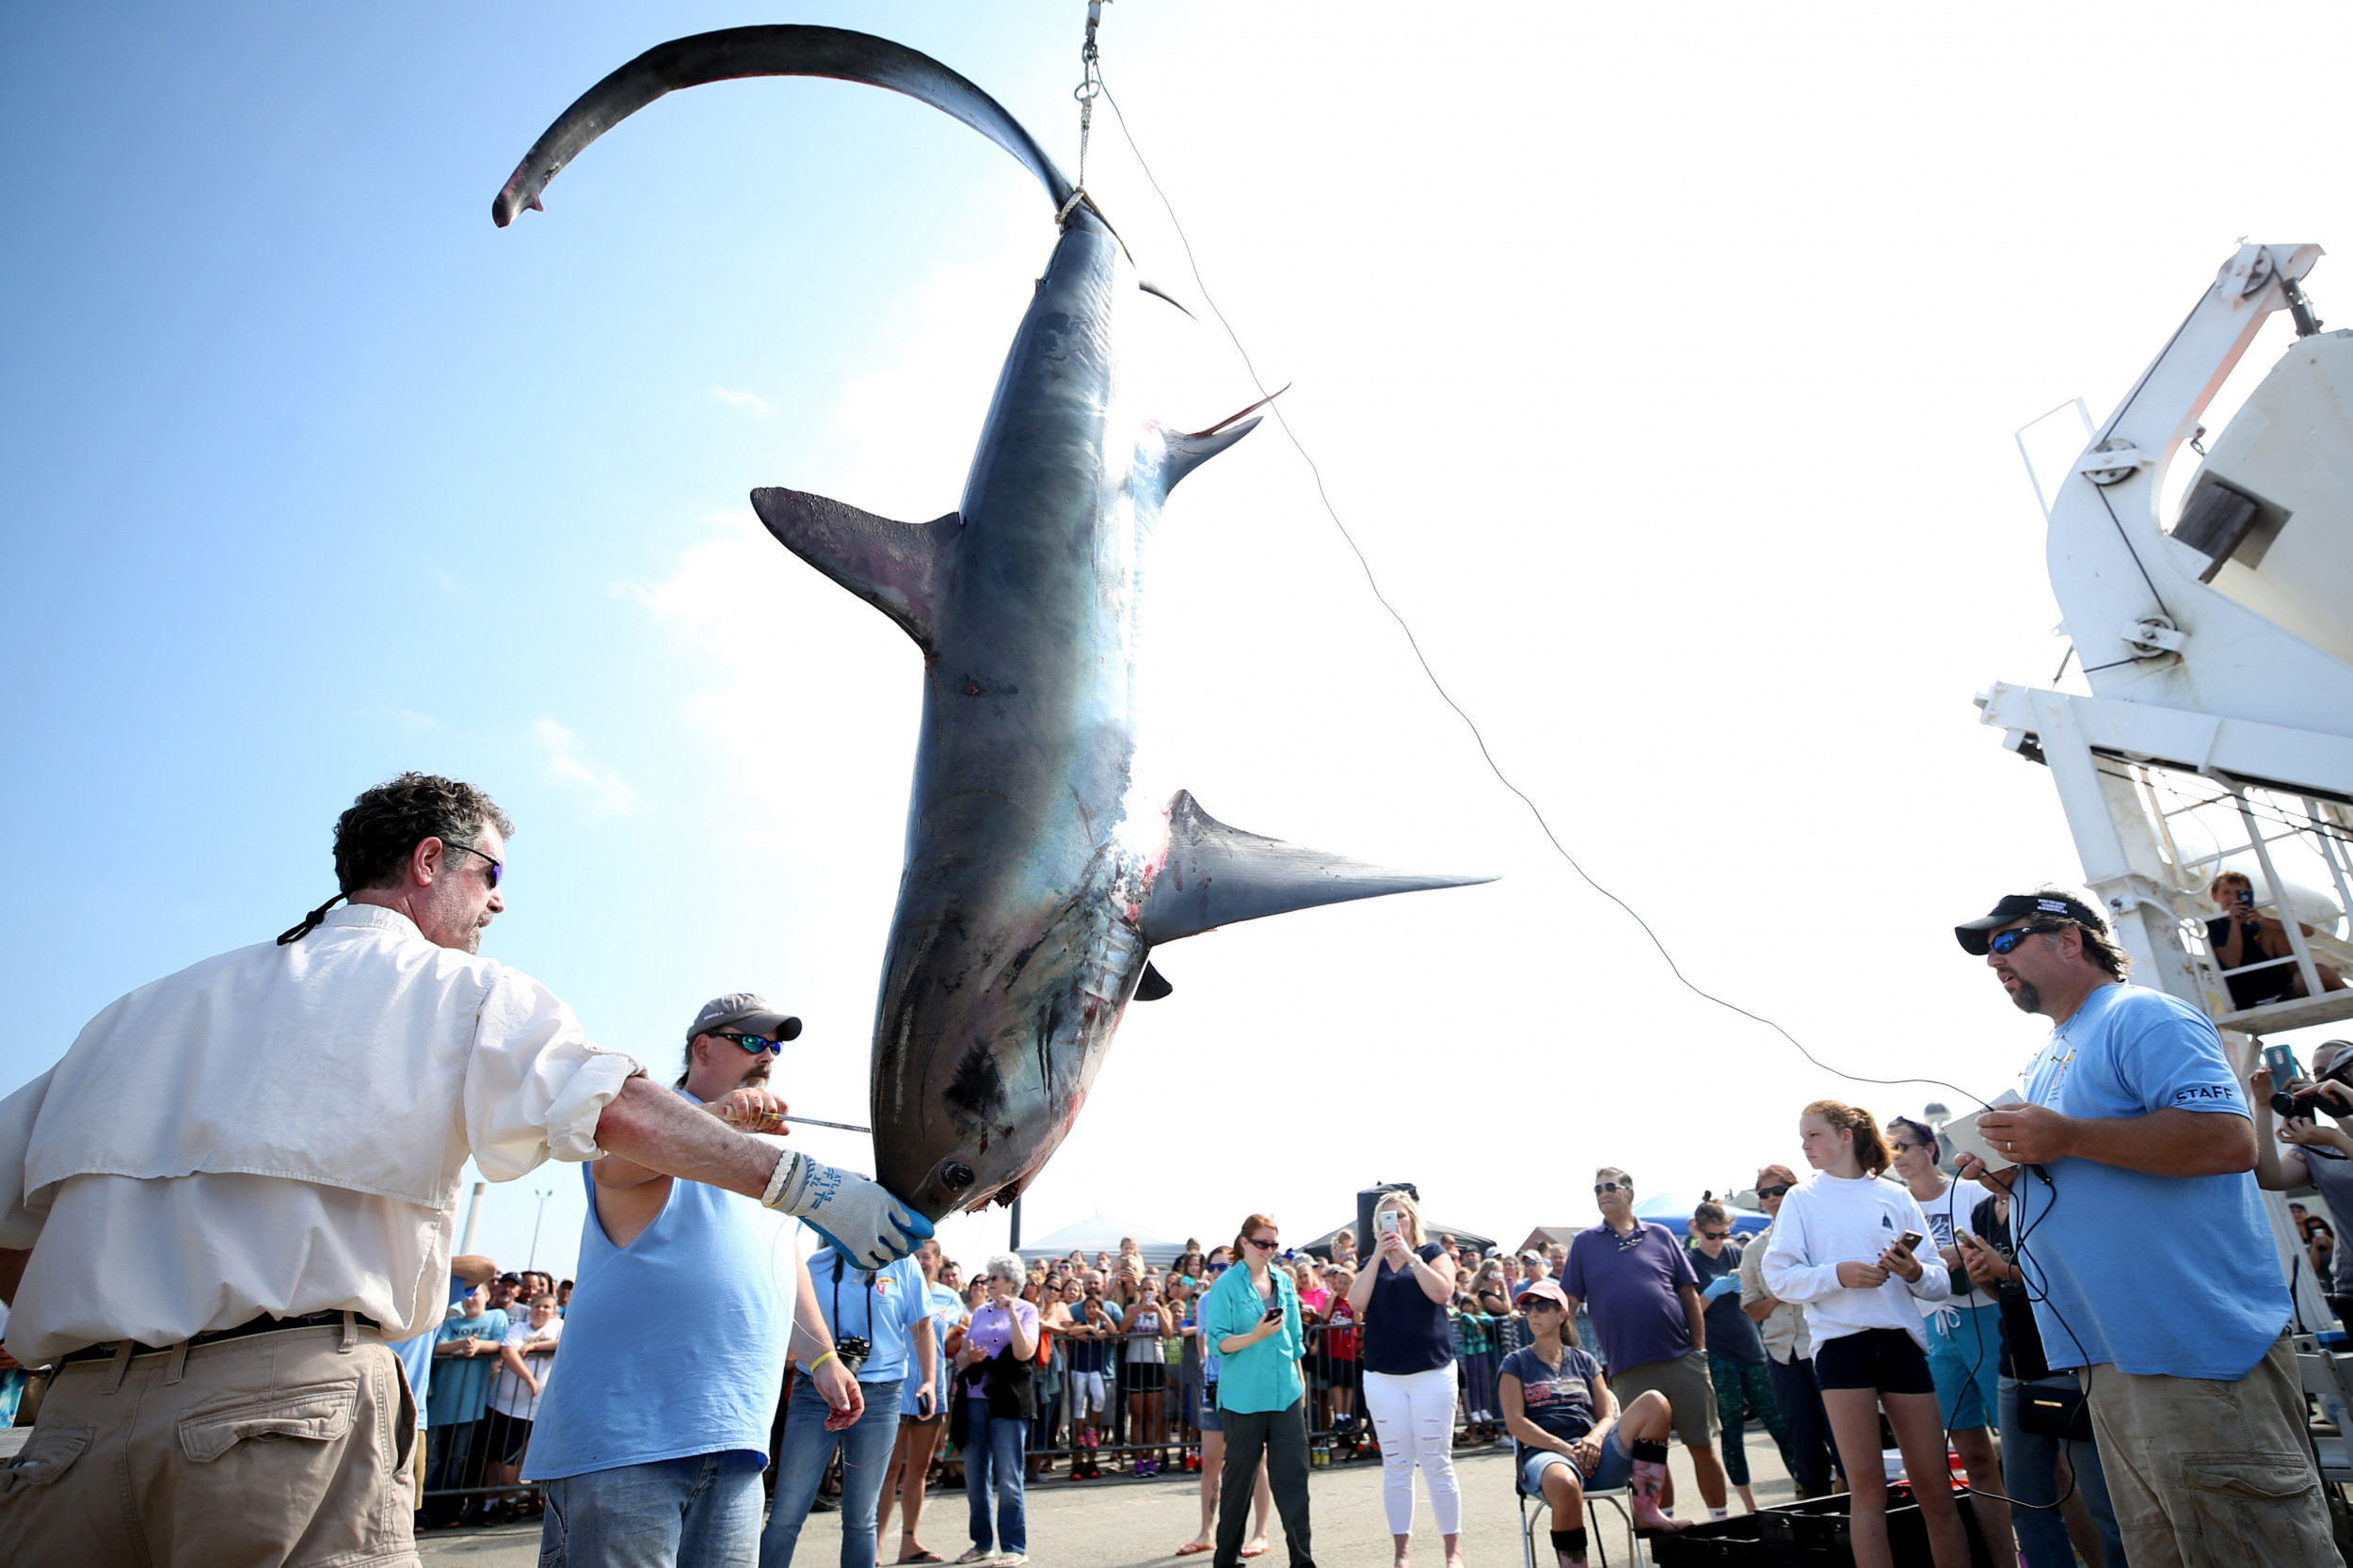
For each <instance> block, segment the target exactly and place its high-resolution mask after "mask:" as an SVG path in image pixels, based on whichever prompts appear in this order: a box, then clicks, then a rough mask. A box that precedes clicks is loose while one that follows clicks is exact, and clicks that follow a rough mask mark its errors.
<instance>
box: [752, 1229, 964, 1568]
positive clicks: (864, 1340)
mask: <svg viewBox="0 0 2353 1568" xmlns="http://www.w3.org/2000/svg"><path fill="white" fill-rule="evenodd" d="M808 1277H809V1281H810V1284H811V1285H812V1286H813V1287H814V1290H813V1294H814V1295H815V1296H816V1298H817V1308H818V1310H819V1311H820V1312H822V1313H823V1314H824V1319H825V1326H826V1327H827V1328H829V1329H831V1330H832V1331H833V1343H834V1351H833V1353H834V1355H835V1356H836V1357H837V1358H838V1359H839V1360H840V1361H841V1362H842V1364H843V1365H845V1366H847V1367H848V1368H849V1369H850V1371H851V1372H852V1374H853V1375H855V1376H856V1379H857V1383H858V1391H859V1392H860V1393H862V1394H863V1395H865V1397H866V1409H865V1411H864V1412H863V1413H862V1414H861V1415H860V1416H858V1418H857V1422H856V1425H854V1426H852V1427H850V1428H848V1429H847V1430H837V1429H835V1428H833V1427H830V1426H829V1425H828V1424H827V1418H828V1417H829V1416H831V1415H832V1414H833V1411H832V1408H831V1407H830V1406H829V1405H827V1404H826V1402H825V1399H824V1395H822V1394H820V1393H819V1392H818V1391H817V1388H816V1384H815V1379H814V1378H813V1377H811V1376H810V1375H809V1368H808V1366H807V1365H803V1367H802V1368H801V1374H802V1375H801V1376H799V1377H796V1378H795V1379H793V1383H792V1399H791V1400H790V1401H789V1402H788V1403H787V1405H786V1407H785V1414H784V1447H783V1448H782V1450H781V1451H780V1452H779V1453H778V1454H777V1456H776V1502H775V1505H774V1506H773V1507H772V1508H771V1509H770V1510H769V1513H768V1528H767V1529H766V1530H765V1531H763V1532H762V1533H761V1535H760V1568H791V1565H792V1550H793V1547H794V1545H795V1544H798V1542H799V1541H800V1538H801V1526H802V1525H803V1524H805V1523H806V1522H807V1521H808V1511H809V1508H810V1506H811V1505H812V1504H814V1503H815V1502H816V1501H817V1486H818V1483H819V1482H820V1481H822V1480H824V1479H825V1466H826V1465H827V1464H831V1463H832V1461H833V1454H834V1450H835V1449H836V1448H840V1450H841V1568H874V1559H875V1543H874V1525H875V1511H876V1509H877V1508H878V1506H879V1505H880V1503H881V1500H882V1486H883V1477H884V1476H885V1474H886V1473H888V1470H889V1468H890V1449H891V1447H892V1445H893V1444H895V1443H896V1442H897V1441H898V1437H899V1411H900V1399H899V1391H900V1385H901V1384H904V1382H906V1381H907V1379H908V1378H909V1377H912V1378H914V1379H915V1382H916V1389H915V1405H916V1415H917V1416H918V1417H919V1418H920V1419H925V1420H928V1419H930V1417H931V1416H932V1414H933V1400H934V1398H935V1395H934V1392H933V1390H934V1388H935V1386H936V1379H937V1375H938V1368H939V1345H938V1340H937V1338H936V1335H935V1334H934V1332H933V1319H932V1302H931V1295H930V1287H929V1285H928V1284H926V1282H925V1281H924V1278H923V1271H922V1270H921V1268H920V1267H919V1266H918V1265H917V1263H916V1261H915V1259H914V1258H912V1257H903V1258H901V1259H899V1261H898V1262H896V1263H893V1264H891V1265H890V1266H889V1267H888V1268H886V1269H882V1270H879V1271H874V1272H870V1271H868V1270H864V1269H860V1268H858V1267H857V1266H856V1265H855V1264H853V1263H850V1262H848V1261H847V1260H845V1259H844V1258H843V1257H842V1256H841V1255H840V1253H838V1252H836V1251H834V1250H833V1249H832V1248H831V1247H825V1248H822V1249H820V1250H819V1251H818V1252H816V1253H815V1254H813V1255H812V1256H810V1258H809V1260H808ZM861 1347H862V1348H863V1353H860V1352H861ZM821 1359H822V1358H821Z"/></svg>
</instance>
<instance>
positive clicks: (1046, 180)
mask: <svg viewBox="0 0 2353 1568" xmlns="http://www.w3.org/2000/svg"><path fill="white" fill-rule="evenodd" d="M740 76H829V77H832V78H833V79H835V80H837V81H842V82H863V83H865V84H866V85H867V86H869V87H877V88H889V89H890V90H892V91H893V92H904V93H905V94H906V95H907V96H908V97H909V98H913V99H916V100H918V101H920V102H921V103H925V104H930V105H931V106H932V107H933V108H935V109H937V110H939V111H940V112H941V113H942V114H945V115H949V116H951V117H952V118H954V119H956V120H962V121H963V122H964V123H965V124H967V125H969V126H970V127H972V129H974V130H975V131H978V132H980V134H981V135H983V136H986V137H987V138H988V139H989V140H991V141H993V142H995V143H996V144H997V145H998V146H1000V147H1001V148H1003V149H1004V150H1005V151H1006V152H1010V153H1012V154H1013V155H1014V157H1015V158H1016V159H1017V160H1019V162H1020V163H1021V165H1022V167H1023V168H1027V169H1028V170H1029V171H1030V172H1031V173H1032V174H1034V175H1036V176H1037V178H1038V183H1039V184H1043V185H1044V186H1045V187H1046V192H1047V194H1048V196H1051V197H1052V198H1053V199H1054V206H1055V208H1056V210H1057V211H1061V210H1062V209H1064V208H1065V207H1069V206H1071V200H1070V199H1071V196H1072V194H1073V189H1074V187H1073V186H1072V185H1071V184H1070V181H1069V179H1068V178H1067V177H1066V176H1065V175H1064V173H1063V171H1062V170H1061V169H1060V168H1056V167H1055V166H1054V160H1053V159H1051V158H1049V157H1048V156H1047V155H1046V150H1045V149H1044V148H1042V147H1040V146H1039V145H1038V143H1037V138H1036V137H1035V136H1032V135H1030V133H1029V132H1028V131H1027V130H1025V129H1023V128H1022V125H1021V122H1020V121H1019V120H1015V119H1014V118H1013V116H1012V115H1010V114H1008V113H1006V112H1005V110H1004V107H1003V105H1001V104H999V103H998V102H997V100H995V99H994V98H991V97H990V96H989V95H988V94H986V93H984V92H983V91H982V90H981V89H980V88H976V87H974V86H973V85H972V84H971V83H970V82H968V81H966V80H965V79H964V78H963V77H961V76H959V75H957V74H956V73H955V72H952V71H951V70H949V69H948V68H947V67H946V66H944V65H942V64H940V63H939V62H938V61H937V60H936V59H933V58H932V57H931V56H929V55H925V54H921V53H919V52H918V51H916V50H913V49H909V48H908V47H907V46H906V45H905V44H904V43H893V42H891V41H890V40H888V39H882V38H875V37H873V36H872V34H868V33H854V32H850V31H848V30H847V29H845V28H840V27H809V26H800V25H794V24H774V25H768V26H759V27H728V28H724V29H722V30H720V31H718V32H715V33H697V34H696V35H695V36H694V37H692V38H682V39H674V40H671V41H670V42H668V43H664V44H657V45H656V46H654V47H653V48H651V49H648V50H647V51H646V52H645V53H644V54H642V55H640V56H637V57H636V58H635V59H633V60H632V61H630V62H629V64H627V65H625V66H623V67H621V69H620V70H618V71H616V72H613V74H612V75H610V76H607V77H606V78H605V79H604V80H603V81H601V82H599V83H598V84H597V85H596V86H595V87H593V88H589V89H588V90H587V91H586V92H584V93H582V94H581V95H580V97H579V99H578V100H577V101H576V102H575V103H574V104H572V106H571V107H570V108H568V109H566V110H565V111H564V113H563V114H562V115H561V116H560V117H559V118H558V119H557V120H556V121H555V123H554V124H552V125H551V126H549V127H548V129H547V132H546V134H545V135H543V136H540V138H539V139H538V140H537V141H536V142H535V143H533V144H532V148H531V151H530V152H526V153H524V154H523V161H522V162H521V163H520V164H518V165H516V166H515V172H514V175H513V176H512V177H511V178H510V179H508V181H507V182H506V185H505V188H504V189H503V190H501V191H500V192H499V194H498V200H495V201H493V202H491V203H490V217H491V220H492V221H493V222H495V223H496V224H497V225H498V226H499V227H500V228H502V229H504V228H505V227H506V226H507V225H508V224H510V223H512V222H514V221H515V219H516V217H517V216H518V215H520V213H521V212H522V211H523V210H524V209H525V208H527V207H528V208H537V207H538V205H539V193H540V192H541V191H543V190H545V189H546V188H547V185H548V182H549V181H551V180H552V179H554V178H555V175H556V171H557V170H558V169H561V168H563V167H564V166H565V165H566V164H568V163H569V162H571V161H572V159H574V158H575V157H577V156H579V155H580V153H581V152H582V151H583V150H584V149H585V148H586V147H587V145H588V144H589V143H590V142H592V141H594V140H596V139H597V138H598V137H599V136H602V135H604V133H605V132H607V131H609V130H611V129H612V128H613V127H614V126H616V125H617V124H619V123H620V122H621V121H622V120H626V119H628V118H629V117H630V116H631V115H632V114H635V113H636V112H637V111H638V110H639V109H642V108H644V107H645V106H646V105H647V104H650V103H652V102H653V101H654V100H655V99H657V98H659V97H661V96H662V95H663V94H664V93H666V92H673V91H676V90H677V89H678V88H691V87H699V86H701V85H702V84H703V83H705V82H725V81H732V80H734V79H735V78H737V77H740ZM1066 221H1068V222H1073V223H1081V224H1085V225H1090V226H1091V225H1094V224H1096V223H1098V222H1099V221H1100V220H1099V219H1098V218H1096V217H1095V216H1093V214H1092V213H1090V212H1089V211H1088V209H1087V206H1086V204H1085V203H1083V202H1080V203H1079V204H1078V205H1077V207H1076V208H1075V209H1074V210H1073V211H1071V212H1070V213H1069V214H1068V215H1067V216H1066Z"/></svg>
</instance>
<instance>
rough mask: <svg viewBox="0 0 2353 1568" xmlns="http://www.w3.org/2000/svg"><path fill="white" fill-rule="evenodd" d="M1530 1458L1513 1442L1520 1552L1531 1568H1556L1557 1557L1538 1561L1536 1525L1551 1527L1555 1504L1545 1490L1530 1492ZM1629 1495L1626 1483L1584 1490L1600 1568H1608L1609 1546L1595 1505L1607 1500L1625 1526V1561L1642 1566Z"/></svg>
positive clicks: (1587, 1522) (1588, 1533)
mask: <svg viewBox="0 0 2353 1568" xmlns="http://www.w3.org/2000/svg"><path fill="white" fill-rule="evenodd" d="M1527 1459H1528V1450H1527V1449H1526V1448H1522V1447H1520V1445H1519V1444H1517V1443H1513V1445H1512V1490H1513V1493H1514V1494H1515V1495H1517V1496H1518V1498H1519V1504H1520V1548H1521V1553H1522V1555H1523V1556H1524V1557H1525V1558H1526V1559H1527V1562H1528V1568H1554V1563H1555V1561H1556V1560H1555V1559H1553V1558H1550V1557H1547V1558H1546V1559H1545V1560H1544V1561H1543V1562H1542V1563H1539V1562H1538V1561H1537V1560H1536V1528H1537V1526H1538V1525H1539V1524H1540V1523H1543V1524H1544V1528H1545V1530H1546V1531H1549V1530H1550V1529H1551V1528H1552V1527H1551V1525H1550V1524H1549V1523H1548V1521H1549V1520H1550V1519H1551V1518H1552V1505H1551V1504H1550V1503H1548V1502H1546V1501H1545V1496H1544V1494H1543V1493H1541V1492H1530V1491H1529V1489H1528V1473H1527V1471H1526V1470H1525V1469H1524V1468H1523V1466H1524V1464H1525V1463H1526V1461H1527ZM1627 1496H1628V1492H1627V1489H1626V1488H1625V1487H1623V1486H1613V1487H1611V1488H1609V1490H1608V1491H1605V1492H1597V1491H1594V1490H1593V1488H1591V1487H1588V1488H1586V1489H1585V1539H1586V1540H1587V1541H1588V1542H1590V1543H1591V1544H1593V1550H1594V1551H1595V1552H1596V1553H1597V1554H1599V1556H1600V1558H1601V1568H1609V1546H1608V1545H1607V1544H1605V1543H1604V1542H1603V1540H1602V1535H1601V1530H1600V1528H1598V1525H1599V1520H1598V1519H1597V1518H1596V1516H1595V1510H1594V1507H1593V1505H1594V1504H1595V1503H1608V1504H1609V1506H1610V1507H1611V1508H1612V1509H1614V1510H1616V1511H1617V1515H1618V1522H1619V1523H1620V1524H1622V1525H1624V1526H1625V1555H1626V1561H1627V1562H1628V1563H1630V1564H1632V1565H1633V1568H1641V1561H1642V1547H1641V1542H1640V1541H1639V1540H1637V1539H1636V1537H1635V1534H1634V1515H1633V1514H1632V1513H1630V1512H1627V1510H1626V1497H1627ZM1545 1550H1546V1551H1547V1552H1548V1551H1550V1550H1551V1542H1550V1540H1549V1539H1547V1540H1546V1542H1545Z"/></svg>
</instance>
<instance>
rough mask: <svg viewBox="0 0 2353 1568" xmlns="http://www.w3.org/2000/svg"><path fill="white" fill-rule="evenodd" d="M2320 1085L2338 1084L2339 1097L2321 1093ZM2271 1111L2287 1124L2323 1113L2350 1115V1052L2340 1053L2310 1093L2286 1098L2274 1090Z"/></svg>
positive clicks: (2352, 1066) (2352, 1063)
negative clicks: (2284, 1119) (2285, 1119)
mask: <svg viewBox="0 0 2353 1568" xmlns="http://www.w3.org/2000/svg"><path fill="white" fill-rule="evenodd" d="M2329 1043H2330V1044H2332V1045H2333V1044H2336V1042H2334V1041H2331V1042H2329ZM2324 1083H2334V1084H2338V1085H2340V1086H2341V1087H2342V1089H2343V1097H2342V1098H2340V1097H2339V1096H2336V1095H2323V1094H2321V1093H2320V1086H2321V1085H2322V1084H2324ZM2271 1109H2272V1111H2273V1112H2275V1113H2276V1114H2278V1115H2280V1116H2282V1117H2285V1118H2287V1119H2289V1120H2291V1121H2305V1122H2309V1121H2313V1120H2314V1119H2316V1118H2317V1117H2318V1116H2319V1115H2320V1113H2321V1112H2324V1111H2325V1112H2328V1113H2329V1115H2331V1116H2353V1050H2345V1051H2340V1052H2339V1053H2338V1055H2337V1060H2336V1061H2335V1062H2334V1063H2332V1064H2330V1065H2329V1070H2328V1071H2327V1072H2325V1073H2323V1074H2321V1075H2320V1077H2319V1078H2318V1079H2316V1080H2313V1088H2312V1092H2311V1093H2309V1094H2302V1095H2290V1094H2286V1093H2282V1092H2279V1091H2274V1093H2273V1094H2272V1096H2271Z"/></svg>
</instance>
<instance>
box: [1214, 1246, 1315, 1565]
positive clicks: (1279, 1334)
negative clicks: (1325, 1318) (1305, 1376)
mask: <svg viewBox="0 0 2353 1568" xmlns="http://www.w3.org/2000/svg"><path fill="white" fill-rule="evenodd" d="M1281 1245H1282V1239H1281V1234H1280V1232H1279V1231H1278V1230H1277V1229H1276V1227H1275V1224H1274V1222H1273V1220H1270V1219H1268V1218H1267V1217H1266V1216H1265V1215H1263V1214H1253V1215H1251V1216H1250V1218H1248V1219H1247V1220H1244V1221H1243V1222H1242V1224H1241V1232H1240V1234H1239V1235H1237V1236H1236V1237H1235V1239H1234V1253H1235V1256H1238V1257H1240V1258H1241V1261H1242V1266H1241V1268H1238V1269H1228V1270H1226V1271H1225V1272H1224V1273H1223V1274H1220V1275H1219V1276H1218V1281H1217V1284H1216V1285H1215V1286H1213V1287H1211V1288H1210V1290H1209V1301H1208V1303H1207V1304H1205V1305H1204V1306H1203V1308H1202V1312H1201V1317H1202V1321H1203V1322H1204V1323H1205V1324H1206V1325H1207V1328H1208V1332H1209V1336H1210V1339H1211V1341H1212V1342H1213V1343H1214V1344H1215V1345H1216V1346H1217V1352H1218V1354H1219V1356H1220V1357H1221V1358H1222V1364H1221V1366H1220V1368H1219V1373H1218V1380H1217V1407H1218V1411H1219V1415H1220V1418H1221V1419H1222V1420H1223V1421H1224V1422H1225V1476H1224V1478H1223V1480H1222V1484H1221V1496H1219V1498H1218V1515H1217V1556H1216V1557H1215V1558H1214V1559H1212V1560H1211V1562H1212V1568H1241V1542H1242V1529H1243V1527H1244V1526H1245V1525H1246V1524H1247V1523H1248V1522H1249V1518H1250V1494H1251V1491H1252V1488H1253V1485H1254V1483H1255V1482H1256V1481H1257V1474H1258V1458H1259V1455H1261V1454H1264V1455H1265V1456H1266V1462H1267V1480H1268V1483H1269V1484H1270V1485H1271V1486H1272V1487H1273V1491H1274V1509H1275V1512H1277V1513H1280V1514H1281V1515H1282V1516H1283V1539H1284V1544H1286V1545H1287V1546H1288V1547H1289V1550H1290V1568H1315V1559H1314V1557H1313V1555H1312V1554H1311V1553H1310V1552H1309V1550H1308V1530H1307V1422H1306V1416H1305V1404H1306V1400H1305V1395H1306V1384H1305V1382H1304V1381H1303V1380H1302V1379H1301V1378H1300V1375H1299V1358H1300V1357H1301V1356H1302V1355H1304V1354H1305V1353H1306V1349H1307V1336H1306V1335H1305V1332H1303V1331H1302V1330H1301V1328H1300V1326H1299V1290H1298V1288H1297V1287H1296V1286H1294V1285H1292V1284H1291V1282H1290V1278H1289V1275H1288V1274H1286V1273H1285V1272H1284V1271H1282V1270H1280V1269H1272V1268H1269V1267H1268V1264H1269V1263H1271V1262H1272V1261H1273V1257H1274V1254H1275V1250H1276V1249H1277V1248H1278V1247H1280V1246H1281Z"/></svg>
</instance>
